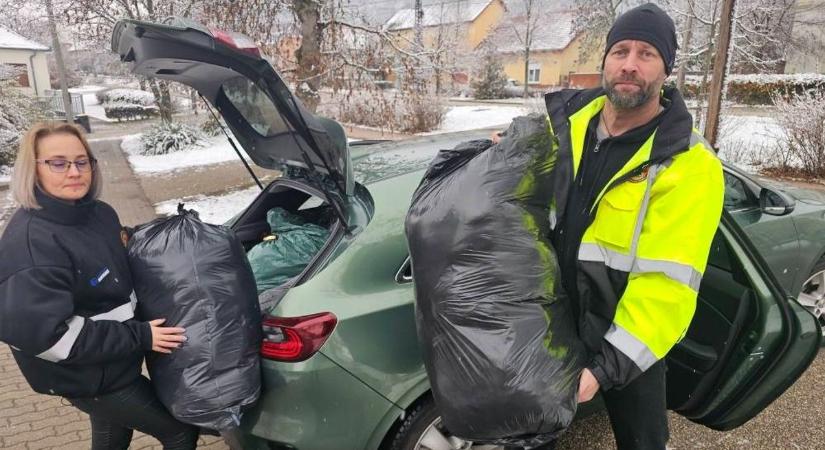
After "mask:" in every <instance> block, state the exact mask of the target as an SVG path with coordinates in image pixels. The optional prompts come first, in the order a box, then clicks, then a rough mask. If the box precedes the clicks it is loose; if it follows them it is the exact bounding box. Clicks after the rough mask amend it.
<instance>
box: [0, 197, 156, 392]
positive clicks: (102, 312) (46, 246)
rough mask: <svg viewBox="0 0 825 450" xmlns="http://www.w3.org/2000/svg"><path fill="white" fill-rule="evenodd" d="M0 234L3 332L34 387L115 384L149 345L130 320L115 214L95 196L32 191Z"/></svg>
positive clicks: (147, 333)
mask: <svg viewBox="0 0 825 450" xmlns="http://www.w3.org/2000/svg"><path fill="white" fill-rule="evenodd" d="M36 198H37V201H38V203H39V204H40V205H41V207H42V208H41V209H23V208H20V209H19V210H17V212H15V214H14V215H13V216H12V218H11V219H10V220H9V223H8V226H7V227H6V230H5V232H4V234H3V236H2V238H0V341H3V342H6V343H7V344H9V345H10V346H11V348H12V353H13V354H14V358H15V359H16V360H17V364H18V365H19V366H20V370H21V371H22V372H23V375H24V376H25V377H26V380H27V381H28V382H29V384H30V385H31V387H32V389H34V390H35V391H37V392H40V393H44V394H52V395H61V396H65V397H89V396H94V395H97V394H103V393H107V392H112V391H115V390H118V389H120V388H122V387H125V386H126V385H128V384H130V383H131V382H133V381H134V380H135V379H136V378H137V377H138V376H140V371H141V364H142V360H143V355H144V352H145V351H148V350H151V348H152V332H151V329H150V327H149V324H148V323H144V322H138V321H137V320H134V309H135V304H134V302H133V301H132V300H131V299H132V298H133V296H132V295H131V294H132V280H131V276H130V274H129V266H128V263H127V259H126V249H125V248H124V246H123V243H122V241H121V238H120V229H121V226H120V222H119V220H118V217H117V214H116V213H115V211H114V209H112V207H111V206H109V205H107V204H106V203H104V202H101V201H97V200H81V201H79V202H77V203H76V204H70V203H67V202H63V201H60V200H57V199H55V198H52V197H50V196H48V195H46V194H44V193H43V192H41V191H39V190H37V191H36Z"/></svg>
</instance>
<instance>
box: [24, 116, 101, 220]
mask: <svg viewBox="0 0 825 450" xmlns="http://www.w3.org/2000/svg"><path fill="white" fill-rule="evenodd" d="M61 133H64V134H71V135H73V136H75V137H77V138H78V139H80V142H81V143H83V147H84V148H86V154H88V155H89V158H92V159H94V155H93V154H92V149H91V148H90V147H89V142H88V141H86V135H85V133H84V132H83V130H82V129H81V128H80V127H78V126H77V125H72V124H68V123H63V122H41V123H36V124H34V125H32V127H31V128H29V131H27V132H26V134H25V135H24V136H23V140H22V141H20V151H19V152H18V153H17V160H15V162H14V172H13V173H12V177H11V193H12V196H14V200H15V201H17V203H18V204H20V206H21V207H22V208H26V209H40V205H39V204H38V203H37V198H36V197H35V196H34V190H35V189H36V188H37V161H36V159H37V144H38V143H39V142H40V139H42V138H44V137H46V136H49V135H52V134H61ZM102 185H103V181H102V180H101V173H100V166H99V165H98V164H94V170H93V171H92V183H91V185H90V186H89V194H87V195H90V196H91V198H94V199H96V198H98V197H100V192H101V189H102V187H103V186H102Z"/></svg>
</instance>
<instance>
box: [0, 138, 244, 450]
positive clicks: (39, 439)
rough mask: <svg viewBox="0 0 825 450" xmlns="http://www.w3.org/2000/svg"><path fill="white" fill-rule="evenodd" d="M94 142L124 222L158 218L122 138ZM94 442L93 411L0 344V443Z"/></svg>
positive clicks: (145, 445) (155, 446)
mask: <svg viewBox="0 0 825 450" xmlns="http://www.w3.org/2000/svg"><path fill="white" fill-rule="evenodd" d="M91 146H92V151H93V152H94V153H95V157H97V159H98V161H99V163H100V167H101V169H102V172H103V176H104V184H103V200H104V201H106V202H107V203H109V204H111V205H112V206H113V207H114V208H115V210H116V211H117V212H118V215H119V216H120V221H121V223H123V224H124V225H136V224H139V223H144V222H147V221H149V220H152V219H154V218H155V210H154V208H153V207H152V205H151V203H149V200H148V199H147V197H146V195H145V194H144V192H143V189H141V186H140V182H139V181H138V179H137V177H135V175H134V173H132V169H131V167H130V166H129V163H128V162H127V161H126V157H125V156H124V155H123V152H121V151H120V140H119V139H111V140H96V141H93V142H91ZM0 194H5V192H0ZM90 446H91V431H90V427H89V418H88V416H87V415H86V414H84V413H82V412H80V411H78V410H77V409H75V408H74V407H72V406H70V405H68V402H66V401H65V400H63V399H61V398H60V397H53V396H48V395H41V394H37V393H35V392H34V391H32V390H31V388H29V385H28V383H27V382H26V380H25V379H24V378H23V375H22V374H21V373H20V370H19V369H18V368H17V364H16V363H15V361H14V358H13V357H12V355H11V352H10V350H9V348H8V346H6V345H5V344H0V448H2V449H53V450H75V449H77V450H81V449H88V448H90ZM129 448H131V449H146V450H148V449H152V450H159V449H160V448H161V447H160V444H159V443H158V441H157V440H155V439H154V438H152V437H150V436H147V435H144V434H141V433H135V436H134V438H133V439H132V445H131V446H130V447H129ZM198 448H203V449H211V450H226V449H227V448H228V447H226V445H225V444H224V443H223V441H222V440H221V439H220V438H217V437H213V436H206V437H201V439H200V442H199V443H198Z"/></svg>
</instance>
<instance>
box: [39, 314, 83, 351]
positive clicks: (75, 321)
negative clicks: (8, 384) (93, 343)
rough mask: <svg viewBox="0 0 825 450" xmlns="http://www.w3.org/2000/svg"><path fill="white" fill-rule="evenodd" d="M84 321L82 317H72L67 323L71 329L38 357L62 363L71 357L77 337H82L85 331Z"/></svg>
mask: <svg viewBox="0 0 825 450" xmlns="http://www.w3.org/2000/svg"><path fill="white" fill-rule="evenodd" d="M83 323H84V319H83V318H82V317H80V316H72V317H71V318H69V319H68V320H67V321H66V325H68V326H69V329H68V330H66V332H65V333H63V336H61V337H60V339H58V341H57V342H56V343H55V344H54V345H52V346H51V348H49V349H48V350H46V351H45V352H43V353H41V354H39V355H37V357H38V358H40V359H45V360H46V361H51V362H60V361H63V360H64V359H66V358H68V357H69V353H71V351H72V347H73V346H74V343H75V341H77V337H78V336H79V335H80V330H82V329H83Z"/></svg>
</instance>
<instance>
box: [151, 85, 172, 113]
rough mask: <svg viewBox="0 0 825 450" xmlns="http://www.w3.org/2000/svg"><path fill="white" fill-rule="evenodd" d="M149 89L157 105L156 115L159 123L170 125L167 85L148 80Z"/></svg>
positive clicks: (170, 106)
mask: <svg viewBox="0 0 825 450" xmlns="http://www.w3.org/2000/svg"><path fill="white" fill-rule="evenodd" d="M149 87H150V88H151V89H152V94H154V96H155V103H156V104H157V105H158V114H160V121H161V123H164V124H168V123H172V104H171V100H170V96H169V85H168V84H167V83H166V82H165V81H161V80H158V79H155V78H150V79H149Z"/></svg>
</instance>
